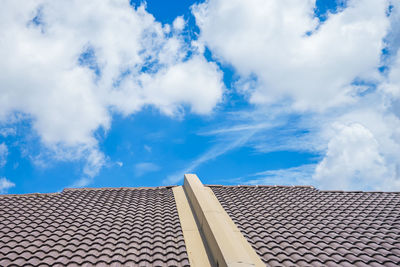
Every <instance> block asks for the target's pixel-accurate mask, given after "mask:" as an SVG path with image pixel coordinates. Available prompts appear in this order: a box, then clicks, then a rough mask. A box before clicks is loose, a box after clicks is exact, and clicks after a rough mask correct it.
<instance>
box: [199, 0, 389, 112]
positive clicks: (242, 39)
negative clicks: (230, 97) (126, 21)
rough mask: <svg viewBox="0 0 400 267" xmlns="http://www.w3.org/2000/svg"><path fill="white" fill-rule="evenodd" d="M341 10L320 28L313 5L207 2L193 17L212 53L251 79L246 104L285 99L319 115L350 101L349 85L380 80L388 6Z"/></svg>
mask: <svg viewBox="0 0 400 267" xmlns="http://www.w3.org/2000/svg"><path fill="white" fill-rule="evenodd" d="M347 6H348V7H347V8H345V9H344V10H343V11H342V12H338V13H336V14H329V16H328V18H327V20H326V21H325V22H324V23H320V22H319V21H318V19H317V18H315V17H314V14H313V12H314V8H315V1H313V0H307V1H304V0H296V1H293V0H289V1H284V0H270V1H264V0H249V1H240V0H233V1H231V0H210V1H207V2H205V3H202V4H199V5H197V6H194V8H193V13H194V14H195V16H196V22H197V24H198V25H199V27H200V30H201V34H200V40H201V41H203V42H204V43H205V44H206V45H207V46H208V47H209V48H210V49H211V51H212V52H213V54H214V55H215V56H216V57H218V58H219V59H221V60H222V61H225V62H228V63H230V64H232V65H233V66H234V67H235V69H236V70H237V71H238V73H239V74H240V75H241V76H242V78H244V79H246V77H249V75H255V76H256V80H257V81H256V87H255V88H254V86H251V90H250V91H249V92H247V93H249V94H250V95H251V98H250V100H251V102H253V103H258V104H265V103H273V102H275V101H278V100H282V99H285V98H288V99H290V100H292V101H293V106H292V107H293V108H295V109H297V110H325V109H326V108H328V107H332V106H337V105H339V104H343V103H349V102H351V101H354V99H353V98H354V97H353V96H354V94H355V92H356V90H357V88H356V87H354V86H352V85H351V84H352V82H353V81H354V80H355V79H357V78H365V77H368V79H372V80H379V79H380V78H379V75H378V73H377V70H376V69H377V66H378V65H379V62H380V55H381V49H382V48H383V47H384V42H383V37H384V36H385V35H386V34H387V31H388V28H389V19H388V18H387V16H386V10H387V8H388V2H387V1H382V0H362V1H352V0H350V1H348V2H347ZM244 85H246V83H244Z"/></svg>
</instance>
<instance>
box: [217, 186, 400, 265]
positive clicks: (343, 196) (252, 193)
mask: <svg viewBox="0 0 400 267" xmlns="http://www.w3.org/2000/svg"><path fill="white" fill-rule="evenodd" d="M210 187H211V189H212V190H213V192H214V194H215V195H216V197H217V198H218V200H219V201H220V202H221V204H222V206H223V207H224V209H225V210H226V212H227V213H228V214H229V215H230V217H231V218H232V220H233V221H234V222H235V223H236V225H237V226H238V228H239V229H240V231H241V232H242V233H243V235H244V236H245V237H246V238H247V240H248V241H249V242H250V244H251V245H252V247H253V248H254V249H255V250H256V251H257V253H258V255H259V256H260V257H261V258H262V260H263V261H264V263H266V264H267V265H268V266H400V193H382V192H328V191H319V190H316V189H314V188H312V187H279V186H233V187H228V186H210Z"/></svg>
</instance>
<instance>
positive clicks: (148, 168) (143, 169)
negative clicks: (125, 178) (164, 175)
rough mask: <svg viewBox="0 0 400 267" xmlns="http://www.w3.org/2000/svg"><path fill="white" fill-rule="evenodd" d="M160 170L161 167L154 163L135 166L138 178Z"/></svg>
mask: <svg viewBox="0 0 400 267" xmlns="http://www.w3.org/2000/svg"><path fill="white" fill-rule="evenodd" d="M158 170H160V166H158V165H157V164H155V163H152V162H141V163H138V164H136V165H135V175H136V176H137V177H140V176H143V175H145V174H146V173H149V172H156V171H158Z"/></svg>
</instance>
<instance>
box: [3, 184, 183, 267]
mask: <svg viewBox="0 0 400 267" xmlns="http://www.w3.org/2000/svg"><path fill="white" fill-rule="evenodd" d="M9 265H18V266H22V265H23V266H29V265H31V266H32V265H33V266H82V265H83V266H92V265H96V266H104V265H107V266H108V265H111V266H121V265H123V266H166V265H168V266H187V265H189V261H188V256H187V252H186V247H185V243H184V239H183V234H182V230H181V226H180V222H179V217H178V213H177V210H176V206H175V200H174V195H173V192H172V189H171V188H152V189H149V188H147V189H140V188H135V189H132V188H131V189H121V188H120V189H118V188H115V189H94V190H93V189H92V190H91V189H78V190H64V191H63V192H62V193H60V194H31V195H14V196H1V197H0V266H9Z"/></svg>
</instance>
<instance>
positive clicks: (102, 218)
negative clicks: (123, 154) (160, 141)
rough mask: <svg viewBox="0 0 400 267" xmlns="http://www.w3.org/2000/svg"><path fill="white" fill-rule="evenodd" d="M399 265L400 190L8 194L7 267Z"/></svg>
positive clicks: (0, 212) (2, 224)
mask: <svg viewBox="0 0 400 267" xmlns="http://www.w3.org/2000/svg"><path fill="white" fill-rule="evenodd" d="M264 264H265V265H267V266H294V265H295V266H338V265H339V266H383V265H384V266H399V265H400V193H389V192H345V191H330V192H329V191H320V190H317V189H315V188H313V187H304V186H290V187H289V186H203V184H201V182H200V180H199V179H198V178H197V176H196V175H185V183H184V185H183V186H174V187H153V188H98V189H96V188H95V189H93V188H92V189H90V188H83V189H65V190H64V191H63V192H61V193H52V194H26V195H2V196H0V266H12V265H14V266H15V265H17V266H21V265H24V266H29V265H30V266H110V265H111V266H121V265H124V266H189V265H191V266H201V267H203V266H217V265H218V266H220V267H221V266H262V265H264Z"/></svg>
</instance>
